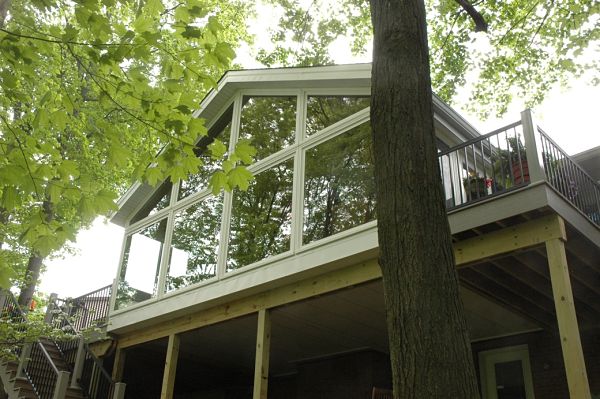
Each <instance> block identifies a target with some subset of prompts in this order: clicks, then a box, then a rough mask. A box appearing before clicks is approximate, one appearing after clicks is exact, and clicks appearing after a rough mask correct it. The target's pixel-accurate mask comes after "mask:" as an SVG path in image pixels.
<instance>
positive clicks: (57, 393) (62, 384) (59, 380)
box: [52, 371, 71, 399]
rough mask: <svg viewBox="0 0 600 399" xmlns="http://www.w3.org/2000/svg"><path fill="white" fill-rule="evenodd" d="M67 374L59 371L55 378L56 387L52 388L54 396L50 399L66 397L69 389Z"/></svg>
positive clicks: (63, 398)
mask: <svg viewBox="0 0 600 399" xmlns="http://www.w3.org/2000/svg"><path fill="white" fill-rule="evenodd" d="M70 374H71V373H69V372H68V371H59V372H58V376H57V377H56V385H55V386H54V394H53V395H52V399H65V397H66V396H67V388H68V387H69V375H70Z"/></svg>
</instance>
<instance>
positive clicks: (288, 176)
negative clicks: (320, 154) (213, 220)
mask: <svg viewBox="0 0 600 399" xmlns="http://www.w3.org/2000/svg"><path fill="white" fill-rule="evenodd" d="M293 168H294V162H293V159H290V160H288V161H285V162H283V163H281V164H279V165H277V166H275V167H273V168H271V169H268V170H266V171H264V172H261V173H259V174H258V175H256V176H255V179H254V180H253V181H252V183H251V184H250V187H249V188H248V190H247V191H239V190H236V191H235V192H234V195H233V205H232V215H231V228H230V234H229V250H228V252H229V256H228V259H227V271H231V270H234V269H238V268H240V267H243V266H246V265H249V264H251V263H254V262H257V261H259V260H261V259H264V258H266V257H268V256H272V255H277V254H280V253H283V252H286V251H288V250H289V249H290V234H291V212H292V186H293V184H292V183H293V175H294V170H293Z"/></svg>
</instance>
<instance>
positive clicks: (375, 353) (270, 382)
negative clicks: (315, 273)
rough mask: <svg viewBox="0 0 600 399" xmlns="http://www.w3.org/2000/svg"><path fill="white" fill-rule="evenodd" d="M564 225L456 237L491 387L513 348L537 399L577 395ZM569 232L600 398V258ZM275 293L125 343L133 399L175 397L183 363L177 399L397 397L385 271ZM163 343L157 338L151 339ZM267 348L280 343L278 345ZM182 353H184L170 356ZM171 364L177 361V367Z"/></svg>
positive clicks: (498, 228)
mask: <svg viewBox="0 0 600 399" xmlns="http://www.w3.org/2000/svg"><path fill="white" fill-rule="evenodd" d="M552 220H555V217H554V216H552V215H548V211H546V210H541V211H538V212H535V213H530V214H525V215H522V216H520V217H514V218H511V219H506V220H502V221H498V222H496V223H493V224H489V225H486V226H481V227H479V228H478V229H472V230H469V231H465V232H463V233H461V234H457V235H455V240H456V244H455V253H456V254H457V262H458V267H459V276H460V281H461V286H462V287H461V296H462V299H463V303H464V306H465V313H466V317H467V320H468V324H469V327H470V332H471V340H472V343H473V346H472V348H473V351H474V360H475V364H476V366H477V369H478V370H479V376H480V379H481V381H482V389H484V388H483V385H484V384H485V382H484V381H485V378H486V377H485V375H486V368H489V364H488V363H489V361H488V360H486V359H488V356H489V357H491V358H492V359H493V356H497V352H498V351H500V353H502V354H503V356H506V354H505V353H504V352H503V351H505V350H509V355H510V354H511V353H512V352H510V350H514V353H515V354H516V355H515V356H517V355H518V354H519V353H521V354H522V353H526V354H527V362H526V363H523V364H524V365H525V364H526V366H527V367H526V369H524V370H525V371H523V373H524V375H525V373H529V374H528V375H529V376H530V378H529V379H525V380H523V382H522V383H523V384H524V386H526V385H527V386H528V388H527V389H530V390H532V392H535V396H536V397H542V398H550V399H552V398H557V399H558V398H564V397H566V396H567V395H568V394H569V390H568V389H569V388H568V383H567V371H566V370H568V368H565V362H564V360H563V359H564V354H563V351H562V350H561V339H560V337H561V336H563V335H562V334H563V332H562V331H560V327H561V326H560V323H563V324H564V323H565V321H566V319H564V318H565V317H567V318H568V317H569V315H567V316H565V315H563V314H562V313H560V312H559V315H560V316H559V317H557V311H556V309H557V308H556V304H555V291H556V289H555V290H554V291H553V288H552V283H553V281H552V279H553V276H552V275H551V271H550V267H549V260H548V253H547V248H546V247H545V245H546V242H547V241H550V240H553V238H549V237H551V236H553V234H556V232H552V231H550V230H552V229H553V227H552V222H549V221H552ZM564 231H565V232H566V236H567V240H566V241H565V242H564V244H565V246H564V247H565V254H566V258H567V262H568V267H569V274H570V281H571V285H572V293H573V298H574V305H575V311H576V319H577V321H578V325H579V330H580V339H581V343H582V348H583V352H582V353H583V356H584V357H585V363H586V369H587V376H588V381H589V385H590V388H591V390H592V392H597V391H599V390H600V345H598V344H599V343H600V306H598V304H599V303H600V265H599V264H598V259H600V249H599V248H598V247H597V246H594V245H591V242H590V241H589V240H588V239H587V238H586V237H584V236H583V235H581V234H580V233H578V232H577V231H576V230H575V229H573V228H572V227H571V226H569V225H566V227H565V230H564ZM525 232H527V233H528V234H527V237H528V238H527V239H526V241H527V242H526V243H522V244H515V243H514V242H512V241H511V240H517V241H519V239H520V238H519V237H523V234H524V233H525ZM536 232H537V234H538V236H537V237H536V236H535V234H536ZM548 234H549V235H548ZM510 237H512V238H510ZM490 238H491V239H493V240H495V241H496V247H495V248H500V249H501V248H502V246H503V245H505V246H513V245H517V246H522V248H517V249H516V250H513V251H510V252H507V251H502V250H500V253H489V254H488V253H486V251H487V250H488V249H487V248H488V247H487V244H486V240H487V239H490ZM545 239H547V240H546V241H545ZM469 240H479V242H480V247H479V248H476V249H475V251H476V252H478V253H480V254H483V255H484V257H483V259H477V260H474V261H471V260H469V256H471V255H469V253H466V252H461V246H460V245H458V243H461V242H462V243H465V242H469ZM507 240H508V241H507ZM515 242H516V241H515ZM532 242H533V243H534V244H533V245H532V244H531V243H532ZM472 246H473V245H472V242H471V245H470V246H469V247H470V248H472ZM505 249H506V248H505ZM492 251H498V250H497V249H493V250H492ZM488 255H489V256H488ZM461 259H464V260H465V263H462V264H461V263H460V262H461V261H462V260H461ZM357 270H358V271H357ZM555 278H556V277H555ZM315 287H317V288H315ZM557 289H558V288H557ZM271 295H272V297H269V294H267V295H264V296H260V295H258V296H254V297H248V298H245V299H244V298H242V299H238V300H236V301H233V302H232V303H230V304H228V305H225V306H223V307H220V308H219V309H216V310H214V309H209V310H207V311H206V312H199V313H198V314H197V315H195V316H194V315H192V316H190V317H188V318H185V319H184V318H180V319H176V320H173V321H172V322H171V323H162V324H161V325H158V326H156V327H155V328H153V327H149V328H147V329H146V330H145V335H144V334H142V335H141V336H140V335H139V334H133V333H132V334H125V336H124V337H123V339H122V340H121V341H120V349H119V350H120V351H122V353H126V356H125V359H126V360H125V361H122V364H121V366H120V367H121V368H122V371H121V372H122V373H123V380H124V381H125V382H126V383H127V397H129V398H139V397H159V396H161V389H162V390H164V389H169V388H168V386H167V385H168V381H169V379H168V376H167V372H166V370H167V369H168V368H169V365H170V364H172V362H173V361H174V362H175V364H176V366H175V369H173V370H171V373H173V372H175V373H176V374H175V377H174V380H173V382H172V385H171V387H170V389H172V392H173V396H172V397H173V398H252V397H256V396H253V390H254V389H255V384H256V381H261V383H262V384H265V386H266V388H265V389H267V390H268V392H267V396H268V397H269V398H275V399H277V398H282V399H283V398H298V399H303V398H306V399H308V398H319V397H327V398H357V399H360V398H365V399H368V398H370V397H371V396H370V395H371V392H372V390H373V388H374V387H378V388H384V389H389V388H391V377H390V369H389V358H388V344H387V333H386V323H385V312H384V309H385V306H384V296H383V289H382V284H381V280H380V278H379V277H378V271H377V265H376V264H375V263H374V262H366V263H363V264H362V265H358V266H357V267H354V268H353V267H349V268H346V269H340V270H337V271H334V272H331V273H330V275H329V276H327V275H324V276H320V277H314V278H312V279H309V280H308V281H306V282H300V283H296V284H294V285H292V286H290V287H287V288H284V289H282V290H279V291H277V290H275V291H273V292H272V293H271ZM261 309H263V310H261ZM257 311H258V313H257ZM261 312H262V317H263V319H262V321H261V320H260V317H261ZM265 315H267V320H266V321H265V319H264V317H265ZM571 316H574V315H571ZM261 323H262V325H263V329H264V328H267V329H268V332H269V333H268V340H267V341H265V340H264V336H263V340H262V341H261V338H260V334H261V330H260V328H261V327H260V326H261ZM265 325H266V327H265ZM263 333H264V330H263ZM160 336H162V338H159V337H160ZM153 337H156V338H157V339H153V340H150V338H153ZM144 340H146V341H147V342H143V341H144ZM257 343H258V344H259V346H258V348H259V349H257ZM261 343H262V345H264V344H265V343H268V344H267V345H266V346H267V347H266V348H264V346H261V345H260V344H261ZM173 344H175V345H176V346H177V351H175V355H174V354H173V353H174V352H173V349H169V346H170V345H171V346H172V345H173ZM448 344H449V345H452V343H451V342H449V343H448ZM261 348H262V349H261ZM506 348H508V349H506ZM563 350H564V348H563ZM261 351H263V352H262V353H261ZM523 351H525V352H523ZM569 356H570V355H569ZM259 358H260V360H262V361H263V362H264V361H266V362H267V366H266V369H267V370H268V373H267V378H266V379H261V378H259V379H258V380H257V377H256V374H255V373H256V370H257V369H255V365H256V362H257V361H258V360H257V359H259ZM165 359H170V360H171V362H169V361H167V369H166V368H165V366H164V365H165ZM519 359H520V358H519ZM569 361H573V359H570V360H569ZM505 363H506V362H505ZM261 364H262V368H261V369H263V370H264V363H261ZM499 364H502V362H500V363H499ZM507 364H508V363H507ZM511 364H512V363H511ZM171 367H173V366H171ZM140 370H143V372H141V371H140ZM509 377H510V378H512V377H511V374H510V373H509V374H508V377H506V378H509ZM171 378H173V377H171ZM497 378H499V377H497ZM165 384H167V385H165ZM513 388H514V387H513ZM515 389H516V388H515ZM524 389H525V388H524ZM163 397H164V396H163ZM527 397H529V396H527ZM572 397H573V396H572Z"/></svg>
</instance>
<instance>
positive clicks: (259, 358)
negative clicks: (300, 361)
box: [252, 309, 271, 399]
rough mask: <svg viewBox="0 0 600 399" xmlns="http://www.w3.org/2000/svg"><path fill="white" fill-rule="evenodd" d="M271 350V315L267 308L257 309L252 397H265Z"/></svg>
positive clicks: (259, 398)
mask: <svg viewBox="0 0 600 399" xmlns="http://www.w3.org/2000/svg"><path fill="white" fill-rule="evenodd" d="M270 350H271V317H270V314H269V310H268V309H261V310H259V311H258V328H257V332H256V361H255V363H254V394H253V395H252V399H267V391H268V388H269V353H270Z"/></svg>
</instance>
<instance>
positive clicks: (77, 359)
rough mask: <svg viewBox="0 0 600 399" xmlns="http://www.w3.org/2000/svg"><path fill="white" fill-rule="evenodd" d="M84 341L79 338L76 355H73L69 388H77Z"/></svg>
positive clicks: (83, 352) (83, 358)
mask: <svg viewBox="0 0 600 399" xmlns="http://www.w3.org/2000/svg"><path fill="white" fill-rule="evenodd" d="M84 345H85V341H84V340H83V337H79V345H77V354H76V355H75V365H74V366H73V378H71V388H79V379H80V378H81V373H82V372H83V362H84V361H85V347H84Z"/></svg>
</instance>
